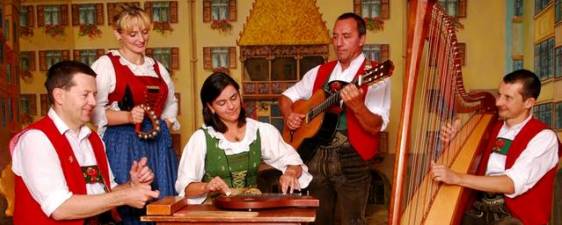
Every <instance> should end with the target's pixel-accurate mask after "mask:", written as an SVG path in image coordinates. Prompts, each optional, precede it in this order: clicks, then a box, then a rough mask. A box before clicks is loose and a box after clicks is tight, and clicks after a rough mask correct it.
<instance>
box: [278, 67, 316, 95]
mask: <svg viewBox="0 0 562 225" xmlns="http://www.w3.org/2000/svg"><path fill="white" fill-rule="evenodd" d="M318 68H320V66H316V67H314V68H312V69H311V70H309V71H308V72H306V74H304V76H303V78H302V79H301V80H300V81H298V82H297V83H295V85H293V86H291V87H290V88H288V89H287V90H285V91H284V92H283V95H284V96H286V97H287V98H289V99H291V101H292V102H295V101H297V100H301V99H309V98H310V97H312V87H313V86H314V81H315V80H316V75H317V74H318Z"/></svg>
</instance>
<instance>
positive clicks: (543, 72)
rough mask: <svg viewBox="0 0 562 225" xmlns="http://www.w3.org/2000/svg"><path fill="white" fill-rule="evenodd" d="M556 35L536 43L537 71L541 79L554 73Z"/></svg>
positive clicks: (550, 76) (547, 77)
mask: <svg viewBox="0 0 562 225" xmlns="http://www.w3.org/2000/svg"><path fill="white" fill-rule="evenodd" d="M554 61H555V60H554V37H552V38H549V39H546V40H544V41H542V42H539V43H538V44H535V73H536V74H537V76H539V78H540V79H541V80H546V79H549V78H552V77H553V74H554V69H555V68H554V66H555V65H554Z"/></svg>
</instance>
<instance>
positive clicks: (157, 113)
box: [92, 6, 179, 224]
mask: <svg viewBox="0 0 562 225" xmlns="http://www.w3.org/2000/svg"><path fill="white" fill-rule="evenodd" d="M151 28H152V24H151V21H150V18H149V17H148V15H147V14H146V13H145V12H144V11H143V10H142V9H140V8H138V7H136V6H125V7H123V10H122V11H121V13H119V14H118V15H117V16H116V17H115V18H114V32H113V33H114V35H115V37H116V38H117V40H118V41H119V44H120V47H119V49H118V50H111V51H109V52H108V53H107V54H106V55H104V56H102V57H100V58H99V59H98V60H96V61H95V62H94V63H93V64H92V68H93V69H94V71H95V72H96V73H97V74H98V76H97V78H96V82H97V87H98V90H97V91H98V94H97V97H96V100H97V105H96V109H95V113H94V122H95V123H96V125H97V126H98V132H99V133H100V135H101V136H102V137H103V141H104V142H105V145H106V147H107V157H108V159H109V163H110V165H111V168H112V169H113V173H114V175H115V179H116V181H117V183H120V184H121V183H125V182H127V181H128V180H129V170H130V168H131V162H132V161H133V160H138V159H140V158H141V157H145V156H146V157H147V158H148V160H149V167H150V168H152V169H153V171H154V175H155V178H154V182H153V183H152V188H153V189H158V190H160V196H169V195H175V191H174V182H175V180H176V177H177V163H178V161H177V157H176V155H175V152H174V151H173V149H172V140H171V136H170V131H169V128H170V127H173V128H174V129H176V130H177V129H179V124H178V123H177V121H176V116H177V111H178V104H177V100H176V98H175V96H174V84H173V83H172V80H171V79H170V75H169V73H168V72H167V70H166V68H165V67H164V66H162V64H161V63H159V62H157V61H156V60H154V59H153V58H150V57H147V56H145V50H146V46H147V44H148V38H149V32H150V30H151ZM145 106H148V107H149V108H148V107H145ZM120 214H121V216H122V217H123V222H124V224H141V223H140V222H139V216H141V215H143V214H144V211H143V210H137V209H133V208H130V207H129V208H121V209H120Z"/></svg>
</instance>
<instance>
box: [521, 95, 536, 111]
mask: <svg viewBox="0 0 562 225" xmlns="http://www.w3.org/2000/svg"><path fill="white" fill-rule="evenodd" d="M536 103H537V99H535V98H533V97H529V98H527V99H525V102H523V104H524V105H525V108H526V109H531V108H533V106H534V105H535V104H536Z"/></svg>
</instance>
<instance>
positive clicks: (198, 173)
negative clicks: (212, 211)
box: [175, 118, 312, 204]
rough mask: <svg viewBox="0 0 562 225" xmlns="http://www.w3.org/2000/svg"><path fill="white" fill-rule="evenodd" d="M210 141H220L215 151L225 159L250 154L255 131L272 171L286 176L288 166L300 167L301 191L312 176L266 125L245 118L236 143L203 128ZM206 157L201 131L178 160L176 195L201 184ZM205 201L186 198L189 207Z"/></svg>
mask: <svg viewBox="0 0 562 225" xmlns="http://www.w3.org/2000/svg"><path fill="white" fill-rule="evenodd" d="M204 129H207V132H208V133H209V135H210V136H211V137H214V138H217V139H219V143H218V147H219V148H220V149H223V150H224V152H225V154H226V155H234V154H238V153H242V152H248V151H250V144H251V143H252V142H254V140H256V137H257V136H256V131H257V130H258V129H259V134H260V139H261V157H262V159H263V161H264V162H265V163H266V164H268V165H270V166H272V167H273V168H275V169H278V170H280V171H281V172H283V173H285V170H286V169H287V166H289V165H301V166H302V168H303V172H302V175H301V176H300V177H299V179H298V180H299V184H300V186H301V188H305V187H307V186H308V184H309V183H310V181H311V180H312V175H310V173H308V167H306V165H304V163H303V162H302V160H301V158H300V156H299V154H298V153H297V151H295V149H293V147H292V146H290V145H289V144H287V143H285V141H283V138H282V136H281V134H280V133H279V131H278V130H277V128H275V127H274V126H272V125H271V124H268V123H262V122H259V121H256V120H253V119H251V118H246V133H245V134H244V139H242V140H241V141H239V142H231V141H229V140H227V139H226V138H225V137H224V135H223V134H222V133H220V132H217V131H215V130H214V129H213V128H212V127H208V126H204ZM206 154H207V140H206V138H205V133H204V132H203V130H201V129H199V130H197V131H195V133H193V135H192V136H191V138H190V139H189V142H188V143H187V145H186V146H185V147H184V149H183V153H182V156H181V160H180V164H179V170H178V180H177V181H176V185H175V186H176V191H177V192H178V193H179V195H180V196H185V192H184V191H185V187H187V185H189V184H190V183H192V182H201V180H202V179H203V176H204V175H205V156H206ZM206 198H207V196H206V195H203V196H201V197H195V198H189V199H188V203H190V204H201V203H202V202H203V201H205V199H206Z"/></svg>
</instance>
